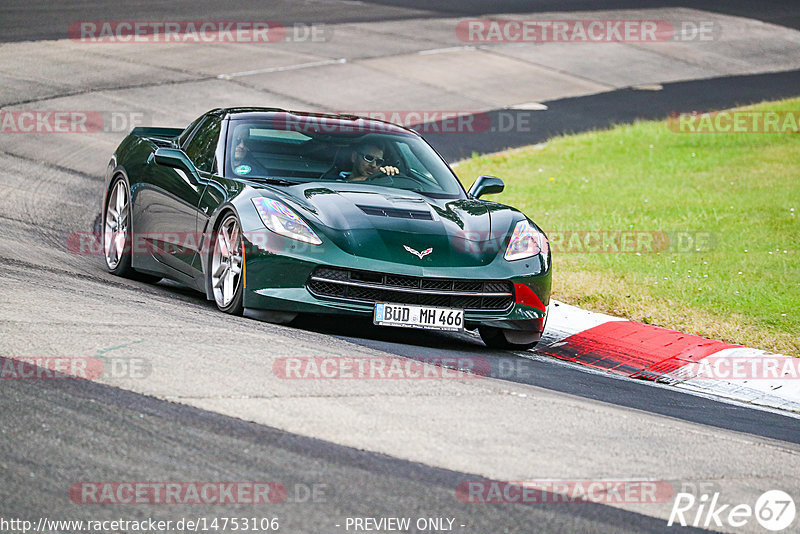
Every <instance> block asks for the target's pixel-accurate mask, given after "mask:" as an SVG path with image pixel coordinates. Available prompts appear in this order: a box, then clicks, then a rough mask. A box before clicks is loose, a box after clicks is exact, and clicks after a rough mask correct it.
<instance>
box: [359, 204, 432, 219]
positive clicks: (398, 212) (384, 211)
mask: <svg viewBox="0 0 800 534" xmlns="http://www.w3.org/2000/svg"><path fill="white" fill-rule="evenodd" d="M358 208H359V209H360V210H361V211H363V212H364V213H366V214H367V215H374V216H376V217H394V218H396V219H416V220H421V221H432V220H433V215H431V212H430V211H428V210H407V209H402V208H381V207H378V206H358Z"/></svg>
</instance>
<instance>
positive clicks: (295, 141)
mask: <svg viewBox="0 0 800 534" xmlns="http://www.w3.org/2000/svg"><path fill="white" fill-rule="evenodd" d="M298 117H299V119H300V120H298ZM304 119H307V120H305V121H304ZM225 153H226V157H225V159H226V164H225V176H227V177H235V178H245V179H249V180H256V181H258V180H266V181H272V182H273V183H281V184H291V183H308V182H347V183H351V184H364V185H370V186H383V187H391V188H396V189H403V190H407V191H414V192H417V193H421V194H423V195H427V196H430V197H434V198H464V197H465V194H464V189H463V188H462V187H461V184H460V183H459V182H458V180H457V178H456V177H455V175H454V174H453V173H452V171H451V170H450V168H449V167H448V166H447V164H446V163H445V162H444V161H442V159H441V158H440V157H439V155H438V154H437V153H436V152H435V151H434V150H433V149H432V148H431V147H430V146H429V145H428V144H427V143H425V142H424V141H423V140H422V139H420V138H419V137H417V136H416V135H413V134H411V133H408V132H404V131H403V130H401V129H400V128H397V127H394V126H392V125H389V124H384V123H375V122H372V121H366V120H363V119H359V120H348V119H331V118H320V117H304V116H296V115H290V114H285V115H284V114H281V115H279V116H277V117H273V118H271V119H268V120H266V119H265V120H237V119H234V120H232V121H231V122H230V127H229V128H228V137H227V143H226V152H225Z"/></svg>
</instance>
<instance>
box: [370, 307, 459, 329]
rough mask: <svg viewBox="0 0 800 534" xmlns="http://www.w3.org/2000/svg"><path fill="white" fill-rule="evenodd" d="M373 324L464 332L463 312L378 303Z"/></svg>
mask: <svg viewBox="0 0 800 534" xmlns="http://www.w3.org/2000/svg"><path fill="white" fill-rule="evenodd" d="M373 322H374V323H375V324H377V325H382V326H403V327H406V328H424V329H426V330H454V331H460V330H464V310H459V309H456V308H438V307H435V306H412V305H409V304H392V303H389V302H378V303H377V304H375V315H374V316H373Z"/></svg>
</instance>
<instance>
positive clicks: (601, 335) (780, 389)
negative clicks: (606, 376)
mask: <svg viewBox="0 0 800 534" xmlns="http://www.w3.org/2000/svg"><path fill="white" fill-rule="evenodd" d="M536 352H539V353H543V354H546V355H548V356H552V357H555V358H558V359H561V360H566V361H569V362H573V363H575V364H580V365H585V366H589V367H592V368H594V369H602V370H605V371H608V372H610V373H614V374H618V375H623V376H627V377H629V378H638V379H643V380H652V381H655V382H661V383H666V384H670V385H672V386H674V387H677V388H682V389H687V390H692V391H694V392H698V393H701V394H708V395H712V396H717V397H724V398H728V399H733V400H735V401H740V402H745V403H750V404H755V405H759V406H766V407H770V408H775V409H779V410H787V411H791V412H797V413H800V358H792V357H791V356H785V355H782V354H772V353H768V352H765V351H763V350H758V349H751V348H748V347H742V346H740V345H732V344H730V343H724V342H722V341H714V340H712V339H707V338H704V337H701V336H695V335H691V334H684V333H682V332H677V331H675V330H668V329H666V328H661V327H658V326H653V325H648V324H644V323H637V322H635V321H629V320H627V319H620V318H618V317H612V316H610V315H605V314H602V313H594V312H590V311H586V310H582V309H580V308H576V307H575V306H570V305H569V304H564V303H562V302H557V301H552V302H551V304H550V310H549V317H548V319H547V327H546V329H545V332H544V335H543V336H542V340H541V341H540V342H539V344H538V345H537V346H536Z"/></svg>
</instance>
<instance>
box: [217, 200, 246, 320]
mask: <svg viewBox="0 0 800 534" xmlns="http://www.w3.org/2000/svg"><path fill="white" fill-rule="evenodd" d="M243 286H244V283H243V277H242V231H241V226H240V225H239V219H238V218H237V217H236V215H234V214H232V213H231V214H229V215H228V216H226V217H225V219H223V221H222V224H220V225H219V230H217V233H216V236H215V239H214V249H213V251H212V252H211V289H212V290H213V292H214V301H215V302H216V303H217V308H219V309H220V310H221V311H223V312H225V313H230V314H232V315H241V314H242V310H244V306H243V293H244V287H243Z"/></svg>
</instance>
